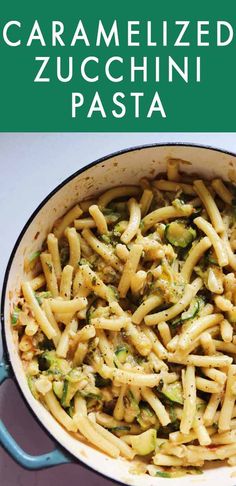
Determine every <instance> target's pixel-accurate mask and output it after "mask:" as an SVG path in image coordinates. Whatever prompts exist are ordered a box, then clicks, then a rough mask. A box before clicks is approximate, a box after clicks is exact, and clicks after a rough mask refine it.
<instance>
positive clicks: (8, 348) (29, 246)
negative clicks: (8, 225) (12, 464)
mask: <svg viewBox="0 0 236 486" xmlns="http://www.w3.org/2000/svg"><path fill="white" fill-rule="evenodd" d="M170 157H172V158H177V159H182V160H183V162H182V163H181V169H182V170H184V171H185V172H187V173H199V174H201V175H202V176H203V177H206V178H213V177H216V176H219V177H222V178H223V179H224V180H233V179H234V180H236V155H235V154H232V153H227V152H223V151H221V150H217V149H214V148H211V147H202V146H196V145H184V144H165V145H150V146H142V147H135V148H131V149H128V150H124V151H121V152H118V153H115V154H112V155H109V156H107V157H104V158H102V159H99V160H97V161H96V162H93V163H92V164H90V165H88V166H86V167H84V168H83V169H81V170H79V171H78V172H76V173H75V174H73V175H72V176H71V177H69V178H68V179H67V180H65V182H63V183H62V184H60V185H59V186H58V187H57V188H56V189H55V190H54V191H53V192H52V193H51V194H49V196H48V197H47V198H46V199H45V200H44V201H43V202H42V203H41V204H40V206H39V207H38V208H37V209H36V211H34V213H33V214H32V216H31V218H30V219H29V221H28V222H27V223H26V225H25V227H24V228H23V230H22V232H21V234H20V236H19V238H18V240H17V242H16V244H15V247H14V249H13V251H12V254H11V257H10V260H9V263H8V266H7V269H6V274H5V279H4V285H3V293H2V304H1V305H2V308H1V318H2V333H3V341H4V361H3V362H2V363H1V365H0V373H1V376H0V378H1V381H4V379H5V378H8V377H9V376H11V377H14V379H15V381H16V382H17V384H18V386H19V388H20V390H21V392H22V394H23V396H24V398H25V400H26V402H27V403H28V406H29V407H30V409H31V410H32V411H33V412H34V414H35V416H36V417H37V418H38V420H39V421H40V423H41V424H42V425H43V426H44V428H45V429H46V431H48V432H49V433H50V434H51V436H52V437H53V438H54V439H55V441H56V442H57V443H58V444H59V448H57V449H55V450H54V451H53V452H52V453H49V454H44V455H42V456H36V457H35V456H34V457H32V456H30V455H28V454H26V453H25V452H24V451H23V450H22V449H21V448H20V447H19V446H18V445H17V444H16V442H15V441H14V439H13V438H12V437H11V436H10V434H9V432H8V431H7V429H6V428H5V427H4V425H3V423H2V422H0V441H1V443H2V445H3V446H4V447H5V448H6V449H7V450H8V452H9V453H10V454H11V455H12V456H13V457H14V458H15V459H16V460H17V461H18V462H19V463H20V464H21V465H23V466H24V467H27V468H29V469H39V468H43V467H47V466H52V465H55V464H62V463H65V462H70V461H72V460H73V459H74V460H76V459H79V460H80V461H81V462H82V463H84V464H85V465H87V466H88V467H90V468H92V469H94V470H95V471H97V472H98V473H100V474H103V475H105V476H107V477H109V478H111V479H113V480H115V481H118V482H120V483H123V484H129V485H135V486H154V485H157V484H160V483H161V484H164V483H165V484H166V481H168V484H169V482H171V485H173V486H180V485H181V486H182V485H184V484H185V485H187V484H189V483H192V484H193V485H200V484H202V485H203V486H204V484H207V485H208V486H213V485H214V486H217V485H220V484H227V486H233V485H235V483H236V478H235V477H234V474H233V476H232V473H233V472H234V468H230V467H227V466H222V467H218V466H217V467H216V466H214V464H212V465H211V466H208V467H207V470H206V471H205V472H204V474H203V475H201V476H186V477H181V478H176V479H171V480H166V479H163V478H152V477H150V476H147V475H133V474H132V473H130V463H128V462H126V461H125V460H123V459H120V460H118V459H111V458H109V457H107V456H106V455H105V454H103V453H101V452H99V451H98V450H95V449H94V448H93V447H90V446H89V445H85V444H84V443H81V442H79V441H78V440H76V439H74V438H73V437H72V436H70V435H69V434H68V433H67V432H66V431H65V430H64V429H63V428H62V427H61V425H59V423H58V422H57V421H56V420H55V419H54V418H53V417H52V416H51V415H50V413H49V412H48V411H47V410H46V409H45V408H44V407H43V406H42V405H41V404H40V403H39V402H38V401H37V400H35V399H34V397H33V396H32V394H31V392H30V390H29V388H28V385H27V381H26V377H25V374H24V371H23V368H22V364H21V361H20V358H19V355H18V352H17V349H16V346H15V344H14V342H13V336H12V327H11V321H10V305H9V296H10V295H12V294H14V292H15V290H16V289H19V286H20V282H21V281H22V280H24V279H25V275H24V270H23V261H24V256H25V254H26V253H27V254H29V253H31V252H33V251H35V250H37V249H38V248H40V246H41V244H42V242H43V241H44V239H45V237H46V235H47V233H48V232H49V231H50V229H51V227H52V224H53V222H54V221H55V220H56V219H57V218H58V217H60V216H61V215H62V214H63V213H64V212H65V211H66V209H67V208H69V207H70V206H73V205H74V204H75V203H76V202H78V201H80V200H82V199H85V198H89V197H91V196H94V195H96V194H99V193H101V192H102V191H104V190H105V189H107V188H109V187H111V186H118V185H120V184H136V183H138V181H139V179H140V178H141V177H149V178H153V177H155V176H156V175H157V174H158V173H159V172H163V171H165V168H166V161H167V159H168V158H170ZM36 235H37V238H36ZM35 238H36V239H35ZM78 479H79V478H78Z"/></svg>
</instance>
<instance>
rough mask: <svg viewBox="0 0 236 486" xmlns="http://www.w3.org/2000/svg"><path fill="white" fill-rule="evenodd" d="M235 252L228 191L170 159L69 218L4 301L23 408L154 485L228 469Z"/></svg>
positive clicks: (235, 421)
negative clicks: (42, 410) (37, 405)
mask: <svg viewBox="0 0 236 486" xmlns="http://www.w3.org/2000/svg"><path fill="white" fill-rule="evenodd" d="M235 249H236V199H235V188H234V187H233V185H231V184H229V183H226V182H223V181H222V180H221V179H214V180H212V181H204V180H202V179H201V178H200V176H195V177H190V176H189V175H185V174H181V173H180V172H179V162H178V160H176V159H170V160H169V161H168V163H167V173H166V174H165V175H163V174H162V175H161V176H159V177H158V179H155V180H148V179H142V180H141V181H140V185H139V186H132V185H127V186H120V187H114V188H111V189H109V190H107V191H106V192H105V193H103V194H102V195H100V196H99V197H97V198H95V199H93V200H89V201H82V202H81V203H79V204H77V205H75V206H74V207H72V208H71V209H70V210H69V211H68V212H67V213H66V214H65V215H64V216H63V217H62V218H60V219H59V220H57V221H56V222H55V225H54V227H53V228H52V231H51V232H50V233H49V234H48V235H47V239H46V241H45V243H44V245H43V247H42V248H39V251H36V252H34V253H33V254H31V255H29V256H28V258H27V259H26V261H25V270H26V280H25V281H24V282H22V286H21V290H20V296H19V298H18V300H17V303H16V305H13V303H12V314H11V320H12V326H13V332H14V334H15V336H16V337H17V339H18V346H19V352H20V356H21V360H22V363H23V367H24V370H25V373H26V376H27V380H28V384H29V387H30V390H31V392H32V394H33V396H34V397H35V399H36V400H39V401H40V402H41V403H42V404H43V405H44V406H45V407H46V408H47V409H48V410H49V412H51V414H52V415H53V416H54V417H55V419H56V420H57V421H58V422H59V423H60V424H61V425H62V426H63V427H64V428H65V429H66V430H67V431H69V433H71V434H73V436H74V437H77V438H78V439H79V440H81V439H82V440H84V441H87V442H88V443H89V444H92V445H93V446H95V447H96V448H98V449H99V450H100V451H103V452H104V453H106V454H108V455H109V456H111V457H113V458H118V457H119V456H122V457H124V458H126V459H127V460H131V461H132V460H133V458H134V457H135V456H137V457H138V459H139V460H140V459H141V460H142V468H141V469H142V472H147V473H149V474H151V475H152V476H160V477H176V476H180V475H182V474H185V473H199V472H201V469H200V468H202V467H203V466H204V463H205V462H207V461H215V460H218V461H223V460H227V462H228V464H229V465H236V405H235V399H236V364H234V357H235V355H236V255H235V254H234V251H235ZM15 302H16V298H15ZM132 467H133V469H134V470H135V465H133V466H132ZM138 467H139V468H140V464H139V466H137V468H138ZM137 472H138V471H137Z"/></svg>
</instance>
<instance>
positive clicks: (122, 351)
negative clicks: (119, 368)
mask: <svg viewBox="0 0 236 486" xmlns="http://www.w3.org/2000/svg"><path fill="white" fill-rule="evenodd" d="M127 354H128V348H127V346H125V345H123V344H122V345H120V346H118V347H117V348H116V350H115V355H116V357H117V358H118V360H119V361H120V363H121V364H123V363H125V361H126V358H127Z"/></svg>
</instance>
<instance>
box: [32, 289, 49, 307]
mask: <svg viewBox="0 0 236 486" xmlns="http://www.w3.org/2000/svg"><path fill="white" fill-rule="evenodd" d="M34 295H35V298H36V299H37V301H38V303H39V305H42V303H43V301H42V299H50V297H52V294H51V292H49V291H48V292H35V293H34Z"/></svg>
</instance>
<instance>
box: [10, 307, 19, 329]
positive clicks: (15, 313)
mask: <svg viewBox="0 0 236 486" xmlns="http://www.w3.org/2000/svg"><path fill="white" fill-rule="evenodd" d="M20 311H21V309H19V307H14V310H13V312H12V314H11V323H12V326H16V324H17V322H18V319H19V313H20Z"/></svg>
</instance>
